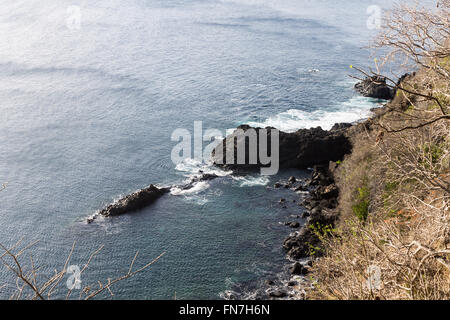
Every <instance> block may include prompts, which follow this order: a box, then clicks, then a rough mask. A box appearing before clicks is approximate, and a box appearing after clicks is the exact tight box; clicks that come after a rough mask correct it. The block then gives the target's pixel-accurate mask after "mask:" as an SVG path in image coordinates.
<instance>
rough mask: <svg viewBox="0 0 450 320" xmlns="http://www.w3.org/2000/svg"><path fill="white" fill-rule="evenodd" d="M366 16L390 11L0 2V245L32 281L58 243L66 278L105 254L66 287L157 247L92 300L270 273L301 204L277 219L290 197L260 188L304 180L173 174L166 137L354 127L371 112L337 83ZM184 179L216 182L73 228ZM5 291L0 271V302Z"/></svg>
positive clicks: (326, 3) (185, 168) (108, 273)
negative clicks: (248, 128) (26, 266)
mask: <svg viewBox="0 0 450 320" xmlns="http://www.w3.org/2000/svg"><path fill="white" fill-rule="evenodd" d="M371 5H378V6H380V7H381V8H382V9H383V10H384V9H387V8H389V6H390V5H391V1H381V0H361V1H350V0H345V1H331V0H320V1H306V0H297V1H294V0H292V1H287V0H286V1H284V0H278V1H264V0H236V1H231V0H230V1H227V0H222V1H220V0H105V1H95V2H94V1H83V0H79V1H75V2H74V1H72V0H70V1H66V0H58V1H55V0H54V1H50V0H39V1H34V0H26V1H22V0H21V1H19V0H17V1H1V6H0V183H3V182H5V183H6V182H7V185H6V189H5V190H3V191H1V192H0V243H2V244H4V245H9V246H10V245H13V244H14V243H16V242H17V241H18V240H20V239H21V238H23V243H24V244H27V243H31V242H33V241H39V242H38V243H37V244H36V245H35V246H34V247H33V248H32V250H31V251H32V253H33V259H34V261H35V263H36V264H37V265H38V266H39V274H40V276H41V277H42V278H43V279H44V278H46V277H49V276H51V275H52V273H53V271H54V269H55V268H61V267H62V266H63V264H64V261H65V257H66V256H67V255H68V254H69V251H70V248H71V246H72V244H73V243H74V241H75V242H76V245H75V250H74V253H73V256H72V258H71V261H70V263H71V264H73V265H79V266H80V267H82V266H83V265H84V263H85V262H86V260H87V259H88V257H89V255H90V254H91V253H92V252H93V251H95V250H96V249H97V248H98V247H99V246H100V245H104V248H103V250H102V251H101V252H100V253H99V254H98V256H97V257H96V258H95V259H94V260H93V261H92V263H91V264H90V265H89V268H88V269H87V271H86V274H83V277H82V279H81V280H82V284H83V285H85V284H88V283H96V282H97V280H102V281H104V280H106V279H107V278H109V277H114V276H116V275H120V274H123V273H126V272H127V270H128V267H129V263H130V262H131V260H132V259H133V257H134V254H135V253H136V251H137V250H139V257H138V259H137V261H136V267H139V266H142V265H143V264H145V263H146V262H148V261H151V260H152V259H153V258H155V257H157V256H158V255H159V254H161V253H162V252H165V253H166V254H165V255H164V256H163V257H162V258H161V259H160V260H159V261H158V262H157V263H156V264H154V265H153V266H152V267H151V268H149V269H148V270H146V271H145V272H143V273H141V274H139V275H137V276H135V277H134V278H132V279H129V280H127V281H124V282H121V283H119V284H117V285H116V286H115V287H114V288H113V292H114V296H112V297H111V296H110V295H109V293H105V294H104V295H103V296H101V297H100V298H108V299H109V298H112V299H123V298H134V299H173V298H174V297H176V298H177V299H216V298H220V297H223V293H224V292H226V291H227V290H234V289H235V288H236V287H240V288H243V289H242V290H245V287H246V285H247V284H252V283H253V284H254V283H258V281H262V280H263V279H265V278H267V277H274V276H276V275H277V274H278V273H280V272H282V271H283V268H284V266H285V263H286V258H285V253H284V252H283V250H282V247H281V245H282V241H283V238H284V237H286V236H287V234H288V233H289V232H290V230H288V229H287V227H285V226H284V222H285V221H288V220H289V219H291V218H290V216H291V215H297V214H299V213H301V208H300V207H299V206H298V205H295V204H290V205H289V206H288V208H287V209H283V208H281V207H280V205H279V204H278V200H279V199H280V197H285V198H287V199H288V200H289V201H290V200H292V199H299V195H297V194H295V193H289V192H288V191H275V190H274V189H273V184H274V183H275V182H277V181H279V180H282V179H286V178H288V177H289V176H291V175H295V176H296V177H298V178H306V177H308V174H309V173H308V171H299V170H285V171H280V173H279V174H278V175H276V176H270V177H263V176H259V175H257V174H251V175H247V176H239V177H237V176H232V175H230V174H229V173H228V172H225V171H221V170H219V169H217V168H214V167H212V166H211V165H210V164H209V163H207V162H204V163H201V162H198V161H194V160H192V161H185V162H184V163H181V164H178V165H176V164H174V163H173V162H172V161H171V150H172V148H173V147H174V146H175V145H176V142H174V141H172V140H171V134H172V132H173V131H174V130H175V129H177V128H185V129H187V130H189V131H191V132H193V126H194V121H202V123H203V128H204V130H206V129H208V128H216V129H219V130H225V129H229V128H234V127H236V126H238V125H240V124H243V123H249V124H251V125H255V126H266V125H270V126H274V127H277V128H279V129H282V130H285V131H294V130H296V129H299V128H309V127H316V126H322V128H324V129H329V128H330V127H331V126H332V125H333V124H334V123H335V122H352V121H357V120H360V119H363V118H365V117H367V116H368V115H369V109H370V108H372V107H374V106H377V105H378V102H377V101H373V100H370V99H368V98H363V97H360V96H358V95H357V94H356V93H355V92H354V91H353V90H352V87H353V85H354V83H355V80H354V79H352V78H350V77H349V76H348V74H350V73H351V72H352V71H351V70H350V68H349V65H351V64H353V65H359V66H362V67H367V66H369V65H373V58H374V57H373V56H372V55H371V52H370V51H369V50H368V49H366V48H365V47H366V46H367V45H368V44H369V43H370V40H371V39H372V38H373V36H374V35H375V34H376V32H377V30H374V29H370V28H368V27H367V19H368V18H369V14H368V13H367V8H368V7H369V6H371ZM73 15H75V18H74V16H73ZM199 170H203V172H214V173H217V174H219V175H221V177H219V178H217V179H215V180H212V181H209V182H202V183H198V184H196V185H195V187H194V188H193V189H191V190H189V191H182V190H177V189H174V190H172V193H171V194H170V195H166V196H164V197H163V198H161V199H160V200H159V201H157V202H156V203H155V204H154V205H152V206H150V207H148V208H146V209H144V210H142V211H139V212H135V213H132V214H127V215H123V216H120V217H114V218H103V219H97V220H96V221H95V222H94V223H92V224H87V223H86V219H87V218H88V217H89V216H91V215H92V214H94V213H95V212H96V211H97V210H99V209H101V208H102V207H104V206H105V205H107V204H109V203H111V202H112V201H114V200H115V199H118V198H120V197H121V196H124V195H126V194H128V193H130V192H133V191H135V190H138V189H140V188H143V187H146V186H148V185H149V184H156V185H159V186H164V185H173V184H180V183H183V182H184V181H185V180H187V179H189V177H191V176H192V175H194V174H196V173H198V172H199ZM24 259H26V260H27V261H28V260H29V256H28V255H24ZM12 279H13V277H12V276H11V273H10V272H9V271H8V270H6V268H4V267H2V266H1V267H0V282H1V283H0V298H8V297H9V296H10V294H11V292H12V290H14V287H15V283H14V282H11V280H12ZM65 281H66V278H64V281H63V282H62V283H63V284H64V282H65ZM2 283H5V284H7V285H6V286H5V287H2V286H1V284H2ZM249 286H251V285H249ZM63 287H64V285H63ZM61 292H62V291H61ZM56 297H63V296H62V295H56Z"/></svg>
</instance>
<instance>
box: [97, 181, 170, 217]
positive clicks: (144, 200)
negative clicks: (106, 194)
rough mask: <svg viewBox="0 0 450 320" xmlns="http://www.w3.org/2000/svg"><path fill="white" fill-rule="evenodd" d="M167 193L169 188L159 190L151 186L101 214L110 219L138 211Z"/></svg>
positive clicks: (123, 199) (109, 206)
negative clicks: (110, 217)
mask: <svg viewBox="0 0 450 320" xmlns="http://www.w3.org/2000/svg"><path fill="white" fill-rule="evenodd" d="M167 192H169V188H158V187H155V186H154V185H150V186H149V187H147V188H144V189H141V190H139V191H136V192H134V193H131V194H129V195H127V196H126V197H124V198H122V199H120V200H118V201H116V202H114V203H112V204H110V205H108V206H107V207H106V208H104V209H102V210H101V211H100V212H99V214H101V215H103V216H106V217H109V216H117V215H121V214H124V213H128V212H132V211H137V210H140V209H143V208H144V207H146V206H148V205H150V204H152V203H153V202H155V201H156V200H157V199H159V198H160V197H162V196H163V195H164V194H166V193H167Z"/></svg>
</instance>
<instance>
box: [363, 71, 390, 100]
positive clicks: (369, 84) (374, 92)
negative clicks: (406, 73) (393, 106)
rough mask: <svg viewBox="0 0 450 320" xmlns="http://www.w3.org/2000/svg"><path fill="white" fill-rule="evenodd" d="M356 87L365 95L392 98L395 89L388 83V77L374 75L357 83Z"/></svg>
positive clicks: (376, 97)
mask: <svg viewBox="0 0 450 320" xmlns="http://www.w3.org/2000/svg"><path fill="white" fill-rule="evenodd" d="M355 89H356V91H358V92H359V93H360V94H362V95H363V96H364V97H371V98H375V99H384V100H392V99H393V98H394V95H395V90H394V89H392V88H390V87H389V86H388V85H387V84H386V78H384V77H380V76H373V77H368V78H366V79H364V81H361V82H358V83H357V84H355Z"/></svg>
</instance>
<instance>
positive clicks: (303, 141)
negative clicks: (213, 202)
mask: <svg viewBox="0 0 450 320" xmlns="http://www.w3.org/2000/svg"><path fill="white" fill-rule="evenodd" d="M355 89H356V90H357V91H359V92H360V93H361V94H362V95H364V96H369V97H373V98H379V99H392V97H393V95H394V92H393V91H392V89H390V88H388V87H387V86H386V84H385V80H384V79H372V78H368V79H366V80H364V81H362V82H360V83H358V84H356V85H355ZM381 109H384V108H381ZM354 127H355V125H354V124H350V123H336V124H335V125H334V126H333V127H332V129H331V130H328V131H327V130H323V129H322V128H321V127H317V128H311V129H300V130H298V131H296V132H292V133H286V132H281V131H280V132H279V157H280V168H297V169H307V168H310V167H313V170H312V175H311V178H310V179H308V180H306V181H300V180H297V179H296V178H295V177H290V178H289V180H288V181H286V182H278V183H276V184H275V185H274V188H276V189H278V188H285V189H290V190H293V191H296V192H302V193H305V192H307V193H308V196H307V197H306V198H305V199H303V200H302V201H300V200H299V201H298V202H299V204H300V206H301V207H303V208H304V210H303V212H302V215H301V216H300V215H299V216H298V218H303V219H306V222H305V224H304V225H303V226H300V223H299V222H298V221H288V222H286V223H285V225H286V227H288V228H290V229H298V230H296V231H294V232H292V233H290V234H289V235H288V236H287V237H286V238H285V240H284V241H283V244H282V246H283V248H284V250H285V251H286V253H287V258H288V260H289V261H290V264H289V266H288V268H287V270H288V279H287V280H286V281H282V282H280V281H274V280H272V279H267V280H266V281H265V282H264V286H265V287H264V288H259V290H258V293H257V294H256V295H255V298H256V299H305V298H306V293H305V290H304V289H305V288H306V287H308V286H310V285H311V284H310V283H309V281H307V280H306V279H305V276H306V275H307V274H308V272H309V268H310V266H311V262H312V260H311V259H312V256H313V257H314V258H316V257H320V255H321V243H320V239H319V236H318V233H320V232H322V231H321V229H322V228H333V227H334V225H335V223H336V222H337V220H338V218H339V213H338V211H337V210H336V208H337V206H338V197H339V189H338V187H337V186H336V184H335V180H334V175H333V173H334V170H335V169H336V168H337V166H338V164H339V162H340V161H341V160H343V158H344V156H345V155H347V154H349V153H351V151H352V144H351V142H350V139H349V136H350V135H351V130H353V128H354ZM249 129H254V130H256V131H257V132H258V131H259V130H261V129H260V128H252V127H250V126H248V125H241V126H239V127H238V128H237V129H236V130H235V132H234V133H233V134H231V135H230V136H227V137H226V138H225V139H224V141H223V142H222V143H220V144H219V145H218V146H217V147H216V148H215V149H214V150H213V152H212V154H211V157H212V160H213V161H214V164H215V165H216V166H218V167H222V168H224V169H227V170H232V171H233V172H234V173H239V174H242V173H243V172H244V173H245V172H249V171H252V170H254V169H258V168H261V167H263V166H264V165H263V164H261V161H260V159H259V158H258V159H257V163H256V164H249V163H248V162H249V161H248V158H247V159H246V163H244V164H235V165H233V164H231V165H230V164H222V163H226V159H225V157H226V155H227V153H228V152H230V151H231V152H233V153H234V154H235V155H236V154H237V141H238V140H239V139H245V136H244V138H243V136H241V135H239V134H240V133H241V134H242V133H244V135H245V132H246V131H248V130H249ZM266 129H274V128H266ZM269 132H270V131H269ZM258 137H259V135H258ZM229 139H233V143H231V144H228V143H226V142H227V141H228V140H229ZM258 139H259V138H258ZM270 139H271V137H270V134H269V136H268V140H269V141H268V144H270ZM230 146H231V148H233V149H232V150H227V148H228V147H230ZM244 146H245V150H246V151H247V150H249V141H248V140H247V139H245V140H244ZM258 148H259V141H258ZM220 149H222V150H220ZM227 151H228V152H227ZM246 154H248V152H246ZM258 154H259V152H258ZM217 177H218V176H217V175H215V174H205V173H203V172H201V171H200V172H199V175H198V176H195V177H194V178H192V179H191V180H190V181H189V182H188V183H186V184H183V185H178V186H171V187H156V186H154V185H150V186H149V187H147V188H144V189H141V190H138V191H136V192H134V193H131V194H129V195H127V196H125V197H123V198H121V199H119V200H117V201H115V202H113V203H112V204H110V205H108V206H106V207H105V208H103V209H101V210H100V211H98V212H96V214H94V216H92V217H90V218H88V220H87V222H88V223H91V222H93V221H94V220H95V218H96V217H97V216H99V215H100V216H104V217H110V216H117V215H122V214H126V213H130V212H134V211H138V210H140V209H143V208H144V207H146V206H149V205H151V204H152V203H154V202H155V201H156V200H158V199H159V198H161V197H162V196H164V195H165V194H167V193H169V192H170V190H171V188H173V187H176V188H179V189H182V190H188V189H190V188H193V187H194V184H195V183H197V182H201V181H208V180H212V179H215V178H217ZM285 201H286V200H285V199H281V200H280V204H281V205H283V204H284V202H285ZM295 201H296V200H294V202H295ZM225 298H227V299H234V298H236V297H234V296H233V295H230V296H228V297H225Z"/></svg>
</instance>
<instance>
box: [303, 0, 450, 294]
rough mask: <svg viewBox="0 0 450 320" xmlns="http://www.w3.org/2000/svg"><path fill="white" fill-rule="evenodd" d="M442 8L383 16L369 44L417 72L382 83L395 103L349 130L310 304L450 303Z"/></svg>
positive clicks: (447, 95)
mask: <svg viewBox="0 0 450 320" xmlns="http://www.w3.org/2000/svg"><path fill="white" fill-rule="evenodd" d="M449 9H450V1H449V0H444V1H439V6H438V8H437V10H436V11H427V10H425V9H420V8H408V7H406V6H403V5H402V6H398V7H396V8H395V9H394V11H393V12H392V13H391V14H390V15H389V16H388V20H387V21H386V23H385V28H384V30H383V32H382V33H381V35H380V37H379V39H378V41H377V45H379V46H382V47H385V48H386V47H387V48H390V49H392V50H391V52H390V53H389V54H388V56H387V58H389V59H390V58H392V57H394V56H398V55H399V54H400V55H402V57H403V58H405V61H407V62H408V63H407V65H408V67H411V66H414V65H415V66H416V67H419V69H418V71H417V72H416V73H415V74H413V75H409V76H406V77H404V78H403V79H402V81H401V82H399V83H397V81H393V80H391V83H392V86H393V87H394V88H395V89H396V90H397V94H396V97H395V98H394V100H393V101H392V102H390V103H389V104H388V105H387V106H386V107H385V108H383V109H381V110H378V111H377V112H376V115H375V116H374V117H373V118H372V119H370V120H368V121H367V122H366V123H364V124H361V125H359V126H357V127H355V128H353V129H352V132H351V136H352V140H353V144H354V149H353V153H352V154H351V155H349V156H347V157H346V158H345V160H344V161H343V163H342V164H341V165H340V166H339V168H338V169H337V170H336V173H335V176H336V177H335V178H336V181H337V185H338V186H339V188H340V190H341V192H340V194H341V196H340V199H339V202H340V204H339V208H338V210H339V212H340V222H339V225H338V227H337V228H336V229H335V230H333V233H332V235H331V236H329V237H327V238H324V239H323V242H324V246H325V252H326V254H325V256H324V257H323V258H320V259H318V260H316V261H315V263H314V264H313V268H312V273H311V279H312V282H313V284H314V288H313V289H312V290H310V292H309V297H310V298H312V299H450V210H449V207H450V121H449V119H450V117H449V115H448V114H449V113H448V112H449V105H450V90H449V85H450V81H449V80H450V79H449V73H450V42H449V32H450V29H449V17H450V15H449ZM385 61H387V60H385ZM360 71H361V72H363V73H364V74H366V75H376V74H379V73H380V72H379V70H377V72H373V71H362V70H360Z"/></svg>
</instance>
